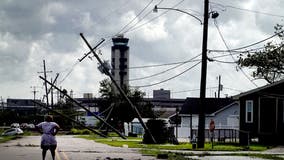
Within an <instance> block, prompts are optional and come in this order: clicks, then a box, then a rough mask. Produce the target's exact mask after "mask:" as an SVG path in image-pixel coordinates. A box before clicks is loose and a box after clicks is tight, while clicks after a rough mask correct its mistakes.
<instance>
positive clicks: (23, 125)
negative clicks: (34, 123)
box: [20, 123, 28, 129]
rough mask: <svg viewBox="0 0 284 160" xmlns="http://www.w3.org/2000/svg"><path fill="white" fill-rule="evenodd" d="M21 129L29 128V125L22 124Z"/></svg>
mask: <svg viewBox="0 0 284 160" xmlns="http://www.w3.org/2000/svg"><path fill="white" fill-rule="evenodd" d="M20 128H21V129H25V128H28V124H27V123H22V124H21V125H20Z"/></svg>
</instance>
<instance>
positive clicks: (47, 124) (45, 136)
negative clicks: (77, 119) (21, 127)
mask: <svg viewBox="0 0 284 160" xmlns="http://www.w3.org/2000/svg"><path fill="white" fill-rule="evenodd" d="M36 128H37V130H38V131H39V132H40V133H41V134H42V136H41V142H40V147H41V149H42V159H43V160H45V156H46V152H47V150H50V153H51V156H52V159H53V160H55V149H56V147H57V141H56V138H55V135H56V134H57V132H58V131H59V128H60V127H59V125H58V124H57V123H55V122H53V118H52V116H51V115H47V116H46V117H45V121H44V122H41V123H39V124H38V125H36Z"/></svg>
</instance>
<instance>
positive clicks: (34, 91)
mask: <svg viewBox="0 0 284 160" xmlns="http://www.w3.org/2000/svg"><path fill="white" fill-rule="evenodd" d="M31 88H32V89H33V90H32V93H33V95H34V101H35V99H36V92H38V91H37V90H36V86H31Z"/></svg>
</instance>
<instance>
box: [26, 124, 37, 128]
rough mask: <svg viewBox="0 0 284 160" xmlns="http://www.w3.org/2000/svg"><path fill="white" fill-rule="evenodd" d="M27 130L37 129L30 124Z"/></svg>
mask: <svg viewBox="0 0 284 160" xmlns="http://www.w3.org/2000/svg"><path fill="white" fill-rule="evenodd" d="M27 128H28V129H35V125H34V124H32V123H30V124H28V126H27Z"/></svg>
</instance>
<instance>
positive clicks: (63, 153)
mask: <svg viewBox="0 0 284 160" xmlns="http://www.w3.org/2000/svg"><path fill="white" fill-rule="evenodd" d="M61 153H62V155H63V157H64V159H65V160H69V158H68V157H67V155H66V154H65V152H64V151H61Z"/></svg>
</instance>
